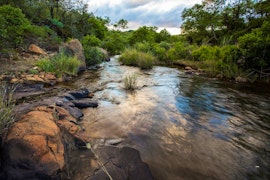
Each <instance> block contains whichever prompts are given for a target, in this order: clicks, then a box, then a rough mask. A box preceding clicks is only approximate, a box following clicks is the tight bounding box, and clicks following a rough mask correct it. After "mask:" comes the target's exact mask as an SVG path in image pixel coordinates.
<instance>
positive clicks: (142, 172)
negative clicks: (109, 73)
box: [0, 84, 153, 180]
mask: <svg viewBox="0 0 270 180" xmlns="http://www.w3.org/2000/svg"><path fill="white" fill-rule="evenodd" d="M28 90H29V91H27V88H26V87H24V86H21V87H20V88H18V89H17V91H16V92H15V94H14V95H15V96H14V97H15V98H17V100H18V101H17V102H21V103H20V104H18V105H17V106H16V107H15V112H16V119H17V121H16V122H15V123H14V124H13V125H12V126H11V127H10V129H9V131H8V134H7V137H6V138H5V139H4V140H3V141H4V142H3V144H2V148H1V165H2V166H1V172H0V179H17V180H18V179H19V180H20V179H21V180H24V179H70V178H71V179H78V180H79V179H89V180H90V179H104V178H106V177H108V175H107V174H106V173H105V172H106V170H107V171H108V173H109V175H110V176H112V177H113V179H138V178H139V179H153V176H152V174H151V171H150V170H149V168H148V165H147V164H146V163H144V162H142V160H141V158H140V155H139V152H138V151H137V150H135V149H133V148H128V147H117V146H115V145H117V143H115V140H113V139H112V140H111V141H108V142H111V143H106V145H105V144H104V145H102V146H101V145H100V146H98V147H97V146H96V147H95V148H94V147H93V148H92V147H91V148H90V149H89V145H90V146H91V144H92V140H91V139H90V138H87V137H86V136H85V134H84V129H83V128H82V127H81V126H80V123H81V121H82V118H83V115H84V114H83V111H82V109H85V108H96V107H97V106H98V103H97V101H96V100H95V99H93V93H90V92H89V91H88V90H87V89H81V90H77V91H68V92H65V93H63V92H62V93H60V94H61V95H59V96H51V97H47V98H46V96H43V95H44V93H46V92H49V91H52V90H53V88H48V89H46V88H44V87H43V86H42V85H41V84H35V85H32V86H30V87H28ZM62 91H63V90H62ZM22 92H27V93H22ZM31 92H32V93H31ZM54 92H56V91H54ZM58 93H59V92H58ZM52 94H53V93H52ZM52 94H50V95H52ZM37 95H39V96H41V97H42V96H43V97H42V98H41V97H37ZM22 99H28V102H26V103H24V102H22ZM30 99H32V100H30ZM75 154H77V156H74V155H75ZM74 157H75V158H74ZM78 161H82V162H79V164H83V165H84V166H83V167H84V169H82V168H81V167H78V164H77V163H78ZM74 162H75V163H76V164H75V165H74ZM86 162H87V163H86ZM121 167H122V168H121ZM104 168H105V169H106V170H105V171H104V170H103V169H104ZM83 170H85V171H83Z"/></svg>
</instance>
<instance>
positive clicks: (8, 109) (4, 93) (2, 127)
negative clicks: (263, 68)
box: [0, 83, 16, 136]
mask: <svg viewBox="0 0 270 180" xmlns="http://www.w3.org/2000/svg"><path fill="white" fill-rule="evenodd" d="M15 89H16V86H11V87H9V86H8V85H7V84H6V83H1V84H0V136H3V134H4V132H7V131H6V130H7V129H8V128H9V127H10V125H11V124H12V123H13V122H14V115H13V109H14V106H15V103H14V102H13V93H14V91H15Z"/></svg>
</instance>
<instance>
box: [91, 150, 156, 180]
mask: <svg viewBox="0 0 270 180" xmlns="http://www.w3.org/2000/svg"><path fill="white" fill-rule="evenodd" d="M97 152H98V155H99V157H100V158H101V161H102V162H103V164H104V165H105V167H106V169H107V171H108V172H109V174H110V176H111V177H112V178H113V179H117V180H126V179H130V180H137V179H140V180H152V179H154V178H153V175H152V173H151V171H150V169H149V167H148V165H147V164H146V163H144V162H142V160H141V158H140V154H139V151H137V150H136V149H133V148H130V147H123V148H121V149H119V148H117V147H113V146H104V147H102V148H99V149H97ZM104 179H109V178H108V175H107V174H105V173H104V171H103V170H102V169H99V170H97V171H96V173H95V174H94V175H93V176H91V177H90V178H88V180H104Z"/></svg>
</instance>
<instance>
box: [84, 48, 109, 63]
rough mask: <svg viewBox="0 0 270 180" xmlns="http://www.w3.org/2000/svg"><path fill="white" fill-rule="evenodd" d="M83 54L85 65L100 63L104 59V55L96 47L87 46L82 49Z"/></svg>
mask: <svg viewBox="0 0 270 180" xmlns="http://www.w3.org/2000/svg"><path fill="white" fill-rule="evenodd" d="M84 55H85V63H86V65H87V66H92V65H95V64H100V63H101V62H102V61H104V60H105V59H106V57H105V55H104V54H103V53H102V52H101V51H100V50H99V49H98V48H97V47H88V48H86V49H84Z"/></svg>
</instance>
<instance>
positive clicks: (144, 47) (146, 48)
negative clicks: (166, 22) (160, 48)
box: [133, 42, 152, 53]
mask: <svg viewBox="0 0 270 180" xmlns="http://www.w3.org/2000/svg"><path fill="white" fill-rule="evenodd" d="M133 47H134V48H135V49H136V50H138V51H141V52H145V53H147V52H150V51H151V50H152V44H150V43H149V42H137V43H136V44H134V45H133Z"/></svg>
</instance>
